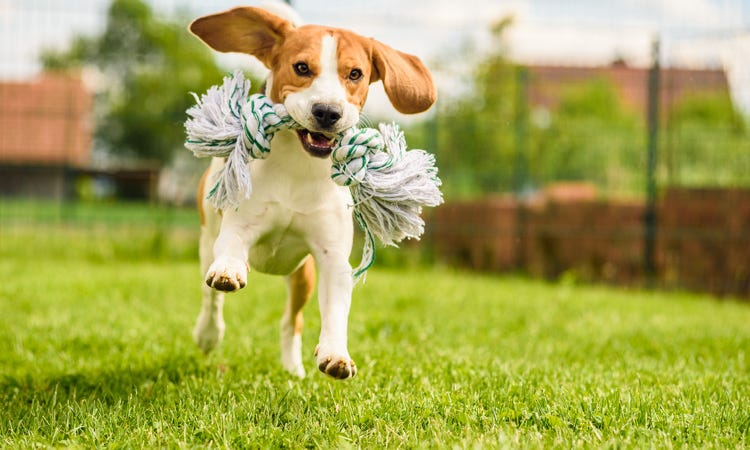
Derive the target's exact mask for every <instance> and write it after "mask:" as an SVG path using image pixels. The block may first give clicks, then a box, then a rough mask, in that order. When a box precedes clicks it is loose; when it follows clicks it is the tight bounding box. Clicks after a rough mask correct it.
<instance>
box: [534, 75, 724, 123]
mask: <svg viewBox="0 0 750 450" xmlns="http://www.w3.org/2000/svg"><path fill="white" fill-rule="evenodd" d="M528 69H529V74H530V89H529V97H530V101H531V104H532V105H535V106H541V107H546V108H550V109H554V108H555V107H556V106H557V104H558V103H559V101H560V99H561V94H562V93H564V92H565V88H566V87H567V86H571V85H574V84H580V83H582V82H585V81H589V80H594V79H604V80H609V81H611V82H612V84H613V85H614V86H615V88H616V89H617V92H618V94H619V96H620V99H621V100H622V103H623V105H624V106H625V107H627V108H629V109H632V110H633V111H635V112H637V113H639V114H643V115H644V116H645V115H646V107H647V103H648V76H649V69H648V68H637V67H629V66H626V65H623V64H613V65H610V66H602V67H566V66H547V65H536V66H529V68H528ZM705 93H726V94H727V95H729V85H728V83H727V77H726V74H725V73H724V71H723V70H721V69H687V68H678V67H667V68H662V69H661V74H660V101H661V105H662V109H663V110H664V111H666V110H669V108H670V107H671V106H673V105H674V104H675V103H676V102H678V101H680V100H681V99H683V98H684V97H685V95H687V94H705Z"/></svg>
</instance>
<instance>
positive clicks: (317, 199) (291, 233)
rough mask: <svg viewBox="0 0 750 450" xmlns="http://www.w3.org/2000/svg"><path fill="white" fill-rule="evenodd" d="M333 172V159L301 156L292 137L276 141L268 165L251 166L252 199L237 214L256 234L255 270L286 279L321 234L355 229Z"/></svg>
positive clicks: (345, 195) (343, 191) (251, 253)
mask: <svg viewBox="0 0 750 450" xmlns="http://www.w3.org/2000/svg"><path fill="white" fill-rule="evenodd" d="M330 167H331V161H330V159H328V158H326V159H321V158H314V157H311V156H310V155H308V154H307V153H306V152H305V151H304V150H302V148H301V146H300V145H299V141H298V140H297V136H296V135H295V134H294V132H291V131H286V132H279V133H278V134H277V136H276V137H274V140H273V143H272V148H271V152H270V154H269V156H268V158H267V159H265V160H256V161H253V162H252V163H251V164H250V168H251V174H252V180H253V193H252V195H251V196H250V198H249V199H248V200H247V201H245V202H243V203H242V204H241V205H240V208H239V212H240V213H241V216H242V217H244V221H245V222H246V225H245V226H248V227H252V228H253V230H252V233H251V236H252V238H251V240H250V242H248V243H249V244H250V248H249V255H248V259H249V263H250V265H251V266H252V267H253V268H254V269H256V270H258V271H261V272H265V273H271V274H287V273H289V272H291V271H292V270H294V268H295V267H297V265H299V263H300V261H301V260H302V259H303V258H304V257H305V256H306V255H307V254H308V253H310V248H311V247H312V246H314V245H316V243H317V242H316V239H317V236H318V235H319V234H320V232H321V231H322V230H326V234H327V233H330V232H336V230H338V229H343V228H344V226H346V225H348V226H351V212H350V211H349V204H350V203H351V195H350V194H349V191H348V190H347V189H346V188H342V187H340V186H338V185H336V184H335V183H334V182H333V181H332V180H331V178H330V170H331V169H330ZM226 219H229V218H228V217H227V218H226ZM229 220H231V219H229ZM341 222H344V223H341ZM346 222H349V223H348V224H347V223H346Z"/></svg>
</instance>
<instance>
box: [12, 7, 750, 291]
mask: <svg viewBox="0 0 750 450" xmlns="http://www.w3.org/2000/svg"><path fill="white" fill-rule="evenodd" d="M291 3H292V6H293V7H294V8H295V9H296V10H297V11H298V12H299V14H300V15H301V17H302V18H303V20H304V21H305V22H307V23H318V24H325V25H331V26H336V27H343V28H348V29H352V30H354V31H356V32H358V33H359V34H362V35H365V36H372V37H375V38H377V39H379V40H381V41H382V42H385V43H386V44H389V45H391V46H392V47H395V48H397V49H399V50H402V51H406V52H409V53H413V54H416V55H418V56H420V58H421V59H422V60H423V61H425V63H426V64H427V65H428V66H429V67H430V69H431V70H432V71H433V74H434V76H435V79H436V81H437V83H438V86H439V92H440V99H439V101H438V103H437V105H436V106H435V107H433V108H432V109H431V110H430V111H428V112H426V113H424V114H420V115H418V116H414V117H407V116H402V115H399V114H398V113H396V112H395V110H394V109H393V108H392V107H391V106H390V105H389V104H388V102H387V99H386V97H385V95H384V93H383V91H382V88H381V87H380V86H379V85H375V86H374V87H373V90H372V93H371V95H370V101H369V104H368V106H367V108H366V111H365V114H366V116H367V118H368V120H369V122H371V123H376V122H378V121H392V120H395V121H396V122H398V123H400V124H401V125H402V127H404V128H405V129H406V133H407V141H408V142H409V144H410V146H411V147H413V148H424V149H427V150H429V151H431V152H434V153H435V154H436V155H437V160H438V166H439V167H440V175H441V178H442V180H443V183H444V185H443V190H444V193H445V198H446V204H445V205H443V206H441V207H439V208H436V209H435V210H431V211H426V212H425V218H426V221H427V232H426V236H425V238H424V239H423V240H422V242H421V243H419V244H418V245H414V246H412V245H411V244H409V245H406V246H405V247H406V248H405V249H402V250H401V251H399V252H398V253H396V252H391V251H385V252H380V253H379V256H380V259H379V263H378V264H380V265H409V264H434V263H439V264H448V265H454V266H456V267H462V268H468V269H471V270H479V271H490V272H498V273H499V272H508V271H512V272H521V273H526V274H530V275H533V276H539V277H545V278H548V279H560V278H563V279H575V280H578V279H581V280H591V281H605V282H611V283H615V284H623V285H639V286H640V285H649V286H651V285H658V286H662V287H678V288H688V289H695V290H701V291H710V292H714V293H716V294H718V295H730V296H739V297H744V298H748V297H750V64H748V63H747V62H748V61H750V0H685V1H678V0H655V1H654V0H648V1H647V0H614V1H610V2H598V1H593V0H577V1H569V2H557V1H553V0H508V1H498V0H464V1H462V2H456V1H451V0H399V1H396V0H385V1H379V2H372V1H365V0H347V1H338V0H336V1H326V2H323V1H319V0H318V1H313V0H292V1H291ZM244 4H246V5H255V6H258V5H260V2H254V1H246V2H244ZM237 5H238V3H237V2H236V1H231V2H230V1H226V0H220V1H212V2H198V1H196V0H184V1H181V0H79V1H77V2H63V1H60V0H0V233H1V234H0V240H1V241H2V243H0V254H2V253H6V254H10V253H13V254H18V253H19V252H27V253H28V254H39V253H52V254H58V255H61V256H64V257H68V256H70V257H73V256H81V257H86V258H95V259H101V260H102V261H105V260H111V259H113V258H123V259H126V260H127V259H138V258H144V257H145V258H154V259H174V258H193V259H196V258H197V233H198V225H197V214H196V213H195V211H194V209H193V208H192V204H194V202H195V186H196V185H197V182H198V179H199V178H200V175H201V173H202V171H203V170H204V169H205V167H206V166H207V161H205V160H197V159H195V158H194V157H193V156H192V154H191V153H190V152H188V151H187V150H185V149H184V148H183V146H182V142H183V139H184V130H183V122H184V120H185V118H186V116H185V110H186V109H187V108H188V107H189V106H190V105H191V103H192V102H193V99H192V97H191V96H190V95H189V93H190V92H197V93H200V92H203V91H204V90H205V89H207V88H208V87H209V86H210V85H213V84H216V83H218V82H220V80H221V77H222V76H223V75H224V74H226V73H227V72H229V71H231V70H233V69H236V68H240V69H243V70H245V71H246V73H248V74H249V75H251V76H252V77H253V78H254V79H255V80H261V79H262V78H263V77H264V76H265V72H264V69H263V68H262V66H260V65H259V64H258V63H257V61H254V60H253V58H251V57H249V56H244V55H219V54H216V53H214V52H211V51H210V50H209V49H208V48H207V47H205V46H204V45H203V44H202V43H200V42H199V41H198V40H197V39H196V38H194V37H193V36H192V35H190V33H188V32H187V31H186V27H187V25H188V23H189V22H190V21H191V20H192V19H194V18H195V17H198V16H200V15H204V14H208V13H213V12H217V11H220V10H223V9H228V8H230V7H233V6H237Z"/></svg>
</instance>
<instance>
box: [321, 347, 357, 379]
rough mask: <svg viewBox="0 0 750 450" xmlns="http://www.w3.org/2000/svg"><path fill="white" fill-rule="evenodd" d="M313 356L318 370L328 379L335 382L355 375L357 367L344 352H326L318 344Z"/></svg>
mask: <svg viewBox="0 0 750 450" xmlns="http://www.w3.org/2000/svg"><path fill="white" fill-rule="evenodd" d="M315 356H316V359H317V364H318V369H320V371H321V372H323V373H324V374H326V375H328V376H330V377H333V378H335V379H337V380H345V379H347V378H351V377H353V376H354V375H356V374H357V365H356V364H355V363H354V360H353V359H352V358H351V357H349V353H348V352H346V351H343V352H333V351H327V349H326V348H325V347H323V346H322V345H320V344H318V346H317V347H315Z"/></svg>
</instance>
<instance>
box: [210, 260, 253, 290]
mask: <svg viewBox="0 0 750 450" xmlns="http://www.w3.org/2000/svg"><path fill="white" fill-rule="evenodd" d="M206 284H207V285H208V286H209V287H212V288H214V289H216V290H218V291H224V292H232V291H237V290H239V289H242V288H243V287H245V285H246V284H247V265H246V264H240V263H237V262H230V263H221V262H220V261H216V262H214V263H213V264H211V267H210V268H209V269H208V273H206Z"/></svg>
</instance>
